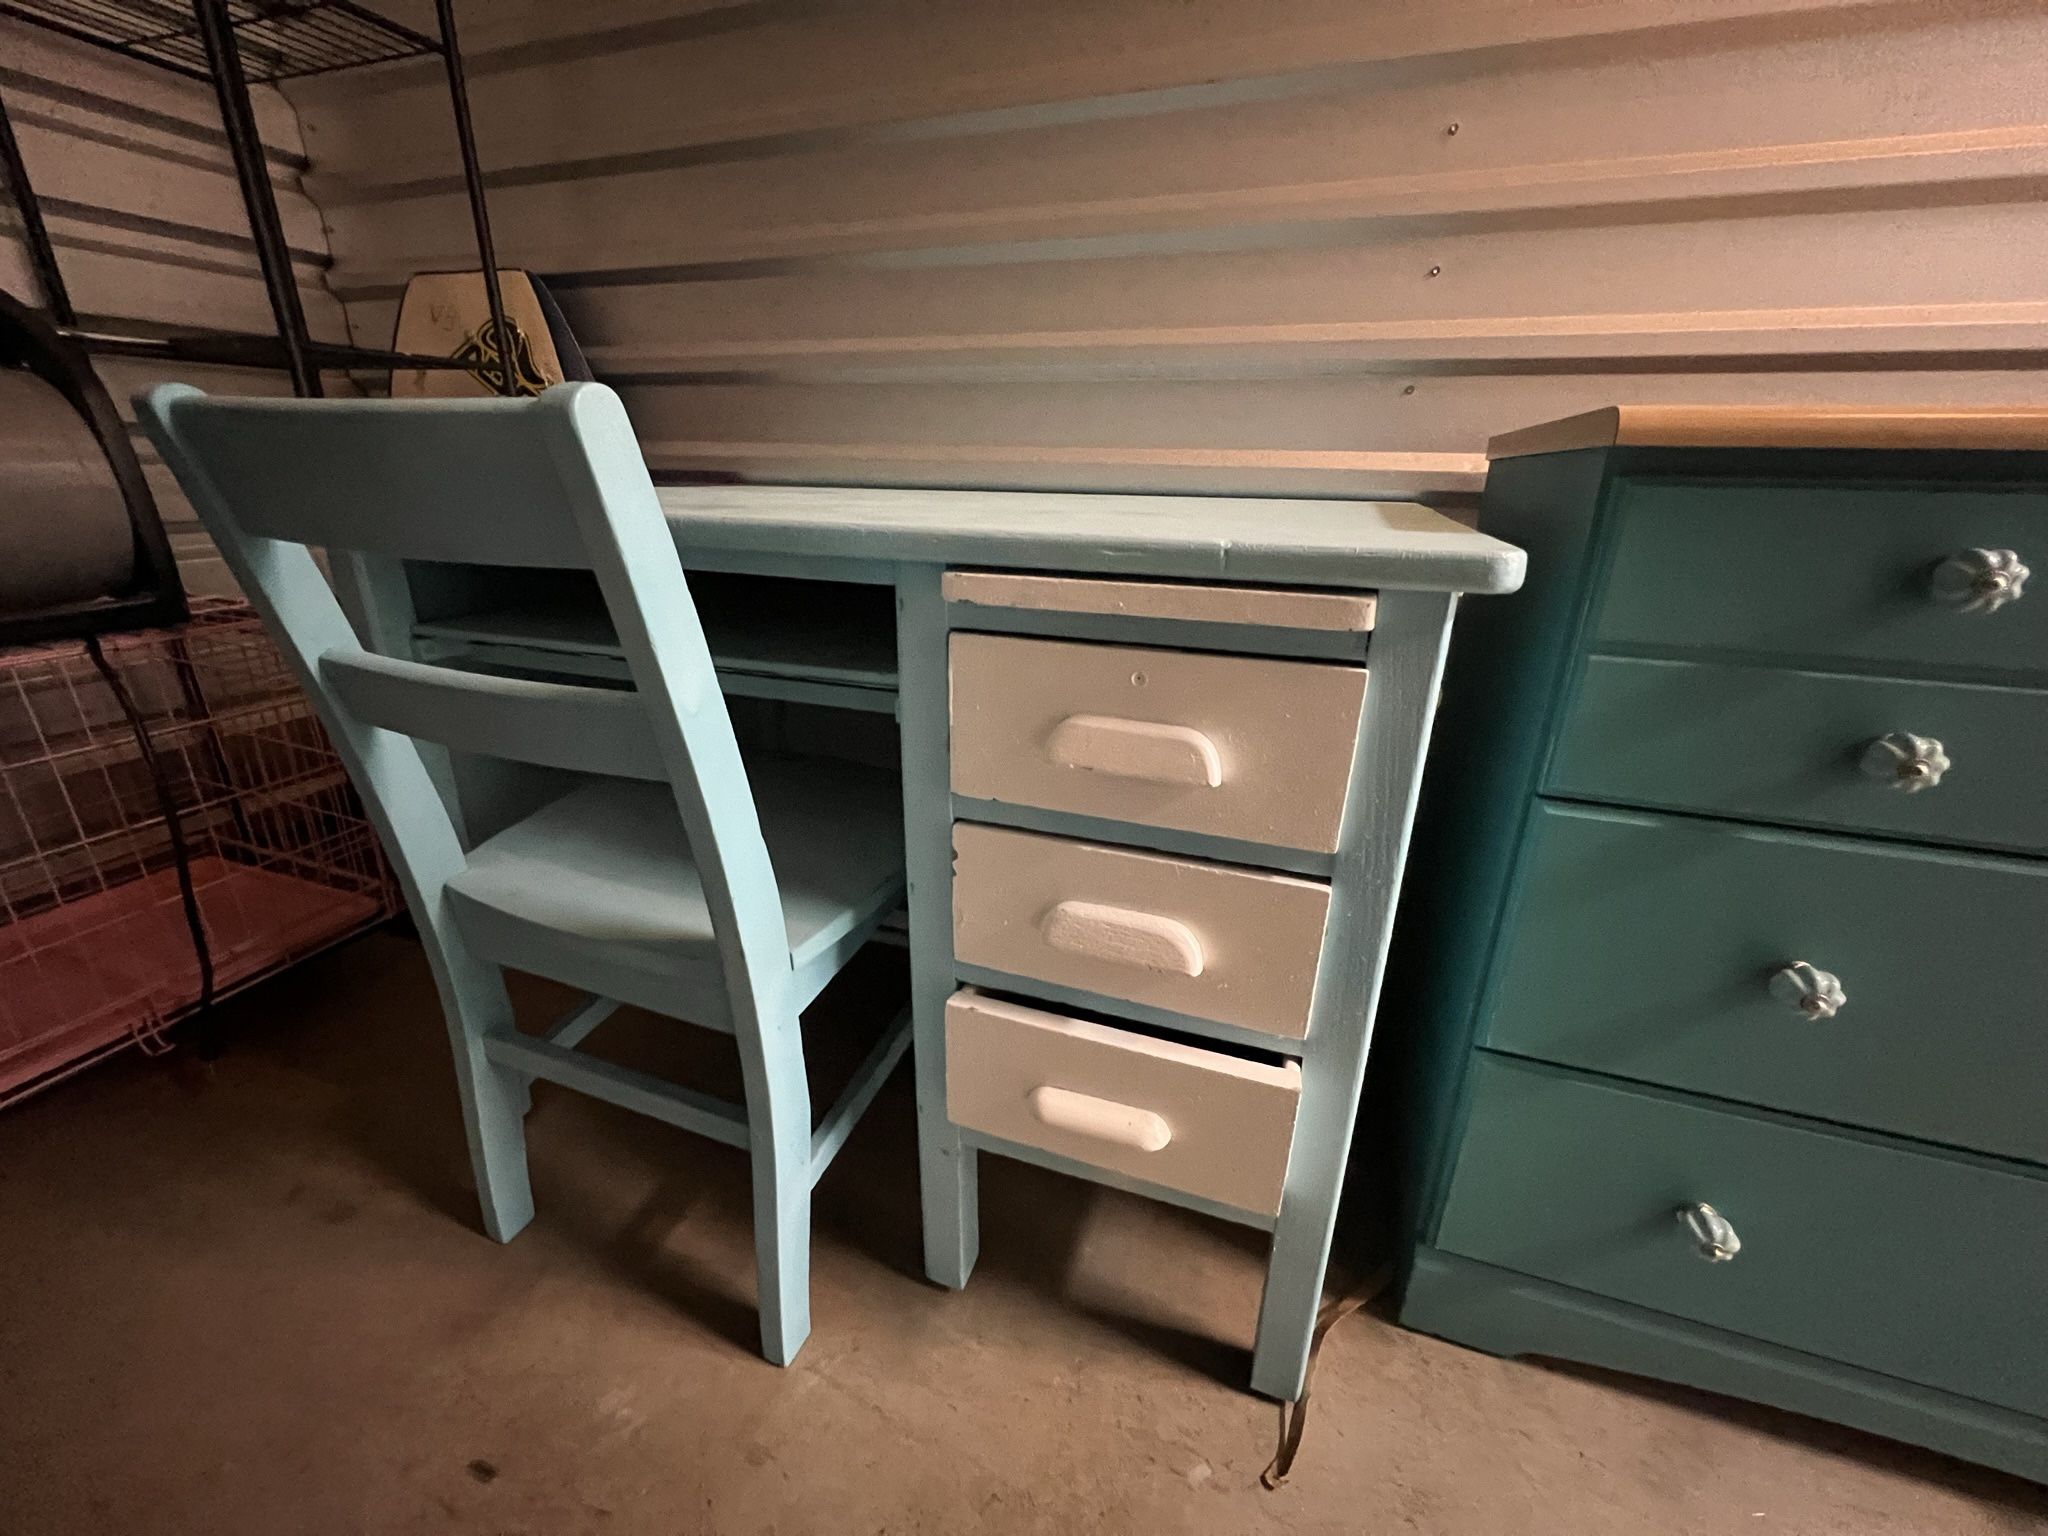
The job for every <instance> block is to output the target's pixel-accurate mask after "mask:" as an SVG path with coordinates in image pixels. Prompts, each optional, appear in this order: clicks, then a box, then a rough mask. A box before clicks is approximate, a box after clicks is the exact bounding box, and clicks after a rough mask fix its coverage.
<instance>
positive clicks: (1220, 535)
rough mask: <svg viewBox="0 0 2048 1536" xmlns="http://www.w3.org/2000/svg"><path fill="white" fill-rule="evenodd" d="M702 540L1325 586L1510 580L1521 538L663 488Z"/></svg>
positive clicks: (810, 492) (1313, 504)
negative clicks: (1511, 540) (1517, 541)
mask: <svg viewBox="0 0 2048 1536" xmlns="http://www.w3.org/2000/svg"><path fill="white" fill-rule="evenodd" d="M660 496H661V506H662V511H663V512H664V513H665V514H666V515H667V517H668V521H669V526H670V527H671V528H673V529H674V530H675V534H676V542H677V543H678V544H679V545H680V546H681V547H682V549H683V552H684V559H685V561H687V560H688V558H689V555H690V553H691V552H692V551H693V550H694V551H703V552H707V553H708V552H713V551H716V552H720V553H724V554H729V555H732V554H739V555H744V554H769V555H777V556H795V557H799V558H802V557H811V558H818V559H837V560H872V561H887V562H912V563H926V562H928V563H931V564H935V565H980V566H997V567H1007V568H1010V569H1016V570H1057V571H1081V572H1088V573H1103V574H1109V573H1117V574H1122V575H1143V576H1165V577H1177V578H1183V579H1199V578H1208V579H1218V578H1224V579H1229V580H1233V581H1246V582H1287V583H1295V584H1301V585H1309V586H1320V587H1358V588H1367V587H1374V588H1377V587H1391V588H1396V589H1400V588H1407V589H1411V590H1422V591H1436V592H1512V591H1514V590H1515V589H1516V588H1517V587H1519V586H1520V585H1521V584H1522V569H1523V564H1524V559H1523V554H1522V551H1521V550H1519V549H1517V548H1516V547H1515V546H1514V545H1512V544H1504V543H1502V542H1501V541H1500V540H1499V539H1495V538H1491V537H1489V536H1487V535H1486V534H1483V533H1478V532H1476V531H1474V530H1473V529H1470V528H1467V527H1465V526H1464V525H1463V524H1462V523H1457V522H1454V521H1452V520H1451V519H1450V518H1448V517H1445V516H1444V515H1443V514H1442V513H1440V512H1434V511H1431V510H1430V509H1429V508H1428V507H1423V506H1417V505H1414V504H1413V503H1410V502H1398V501H1302V500H1282V499H1278V498H1266V497H1246V496H1113V495H1079V494H1072V493H1067V492H1042V491H939V490H872V489H856V488H850V487H837V486H752V485H748V486H724V485H721V486H695V485H689V486H662V487H661V488H660Z"/></svg>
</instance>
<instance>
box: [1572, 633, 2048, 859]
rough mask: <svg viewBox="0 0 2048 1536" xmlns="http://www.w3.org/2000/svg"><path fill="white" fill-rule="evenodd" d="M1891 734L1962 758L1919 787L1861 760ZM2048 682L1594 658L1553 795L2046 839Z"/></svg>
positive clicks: (2034, 845)
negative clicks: (1975, 681) (1987, 682)
mask: <svg viewBox="0 0 2048 1536" xmlns="http://www.w3.org/2000/svg"><path fill="white" fill-rule="evenodd" d="M1895 732H1903V733H1909V734H1912V735H1915V736H1920V737H1924V738H1932V739H1934V740H1937V741H1939V742H1940V743H1941V744H1942V747H1943V750H1944V752H1945V753H1946V755H1947V757H1948V758H1949V760H1950V767H1949V768H1948V770H1947V771H1946V772H1945V773H1944V774H1943V775H1942V776H1941V780H1940V782H1939V783H1937V784H1933V785H1931V786H1929V787H1924V788H1922V789H1920V790H1919V791H1917V792H1914V793H1907V792H1905V791H1904V790H1902V789H1901V788H1899V787H1897V786H1896V785H1895V783H1894V782H1893V781H1892V780H1891V779H1890V778H1886V777H1878V776H1874V775H1873V774H1872V773H1870V772H1868V771H1866V770H1865V767H1864V757H1865V754H1866V752H1867V750H1868V749H1869V747H1870V744H1871V743H1872V742H1874V741H1876V740H1878V739H1879V738H1881V737H1885V736H1887V735H1890V734H1892V733H1895ZM2044 761H2048V692H2036V691H2032V690H2029V689H2023V688H2003V687H1986V686H1975V685H1970V684H1963V683H1931V682H1915V681H1909V680H1904V679H1900V678H1887V677H1852V676H1849V675H1846V674H1841V673H1824V672H1794V671H1789V670H1784V669H1779V668H1774V667H1743V666H1724V665H1718V664H1710V663H1704V662H1685V661H1644V660H1635V659H1629V658H1622V657H1612V656H1596V657H1594V658H1592V659H1591V660H1590V661H1589V662H1587V664H1586V671H1585V675H1584V677H1583V678H1582V679H1581V680H1580V684H1579V689H1578V693H1577V696H1576V697H1575V698H1574V699H1573V701H1572V706H1571V713H1570V717H1569V718H1568V719H1567V720H1566V722H1565V725H1564V729H1563V731H1562V733H1561V735H1560V737H1559V740H1558V743H1557V747H1556V750H1555V755H1554V756H1553V758H1552V760H1551V764H1550V773H1549V780H1548V784H1547V786H1546V787H1547V788H1548V790H1549V791H1550V792H1551V793H1553V794H1560V795H1570V796H1573V797H1575V798H1582V799H1590V800H1617V801H1622V802H1624V803H1627V804H1633V805H1655V806H1667V807H1671V808H1673V809H1678V810H1691V811H1705V812H1707V813H1709V814H1711V815H1717V816H1733V817H1741V818H1745V819H1754V820H1759V821H1782V822H1791V823H1794V824H1799V825H1807V826H1824V827H1846V828H1851V829H1854V830H1857V831H1867V832H1881V833H1887V834H1890V835H1893V836H1898V837H1909V838H1916V839H1921V840H1925V841H1928V842H1939V843H1966V844H1973V845H1977V846H1981V847H1988V848H2013V849H2024V850H2028V851H2039V850H2041V849H2044V848H2048V794H2043V793H2042V791H2041V764H2042V763H2043V762H2044Z"/></svg>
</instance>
